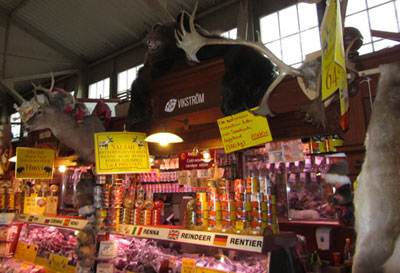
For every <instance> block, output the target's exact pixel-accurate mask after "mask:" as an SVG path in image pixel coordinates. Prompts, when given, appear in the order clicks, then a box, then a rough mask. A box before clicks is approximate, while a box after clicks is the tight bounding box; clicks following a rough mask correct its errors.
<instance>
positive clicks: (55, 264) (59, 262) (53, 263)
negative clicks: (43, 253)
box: [47, 254, 68, 272]
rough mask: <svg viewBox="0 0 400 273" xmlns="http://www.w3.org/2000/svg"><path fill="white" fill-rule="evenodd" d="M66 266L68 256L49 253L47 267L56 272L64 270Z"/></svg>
mask: <svg viewBox="0 0 400 273" xmlns="http://www.w3.org/2000/svg"><path fill="white" fill-rule="evenodd" d="M67 266H68V258H67V257H63V256H59V255H56V254H50V256H49V259H48V262H47V267H48V268H50V269H52V270H55V271H56V272H65V270H66V269H67Z"/></svg>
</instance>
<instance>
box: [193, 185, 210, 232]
mask: <svg viewBox="0 0 400 273" xmlns="http://www.w3.org/2000/svg"><path fill="white" fill-rule="evenodd" d="M196 200H197V201H196V208H195V209H196V226H208V202H207V194H206V193H205V192H198V193H196Z"/></svg>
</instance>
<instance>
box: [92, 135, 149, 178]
mask: <svg viewBox="0 0 400 273" xmlns="http://www.w3.org/2000/svg"><path fill="white" fill-rule="evenodd" d="M145 138H146V134H144V133H136V132H106V133H97V134H95V135H94V141H95V151H96V172H97V173H98V174H116V173H138V172H150V170H151V167H150V161H149V148H148V146H147V142H145V141H144V139H145Z"/></svg>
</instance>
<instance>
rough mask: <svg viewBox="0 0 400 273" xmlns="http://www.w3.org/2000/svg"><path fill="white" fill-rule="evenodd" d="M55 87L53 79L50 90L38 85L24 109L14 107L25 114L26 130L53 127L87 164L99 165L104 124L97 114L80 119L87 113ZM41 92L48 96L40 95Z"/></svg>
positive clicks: (58, 137)
mask: <svg viewBox="0 0 400 273" xmlns="http://www.w3.org/2000/svg"><path fill="white" fill-rule="evenodd" d="M53 87H54V77H53V76H52V80H51V87H50V88H49V89H46V88H44V87H42V86H36V85H34V91H33V92H34V94H35V95H34V97H33V98H32V99H31V100H30V101H25V102H23V103H22V105H21V106H20V107H17V106H16V105H14V107H15V108H16V109H17V110H18V111H19V112H20V114H21V120H22V122H23V124H24V127H25V128H27V129H28V130H29V131H34V130H40V129H46V128H49V129H50V130H51V131H52V133H53V134H54V136H55V137H56V138H57V139H58V140H59V141H60V142H61V143H63V144H65V145H66V146H68V147H69V148H71V149H73V150H74V151H75V152H76V153H77V154H78V155H79V156H80V159H81V160H82V161H83V163H95V152H94V134H95V133H99V132H103V131H104V126H103V123H102V122H101V121H100V119H99V118H98V117H97V116H93V115H90V116H85V117H83V119H82V120H76V117H77V116H78V117H80V116H81V114H80V113H81V112H82V111H85V110H82V108H83V106H82V104H80V103H76V102H75V99H74V97H73V96H72V95H71V94H69V93H68V92H59V91H56V92H53V91H52V90H53ZM37 90H41V91H43V92H44V94H43V95H42V96H39V95H37V93H36V91H37ZM58 93H60V94H58ZM40 98H41V100H42V101H39V100H40Z"/></svg>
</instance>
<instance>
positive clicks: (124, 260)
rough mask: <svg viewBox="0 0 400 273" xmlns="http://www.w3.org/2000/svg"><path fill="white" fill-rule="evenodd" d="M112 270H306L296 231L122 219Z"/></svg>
mask: <svg viewBox="0 0 400 273" xmlns="http://www.w3.org/2000/svg"><path fill="white" fill-rule="evenodd" d="M109 240H110V241H113V242H118V244H117V245H118V248H117V249H118V250H116V251H115V256H114V257H113V259H112V261H113V264H114V272H243V273H256V272H260V273H264V272H265V273H267V272H281V273H285V272H305V271H304V270H303V268H304V267H303V262H302V260H301V257H300V256H299V251H296V250H298V249H299V248H298V245H299V239H298V238H297V236H296V235H295V234H294V233H291V232H286V233H280V234H268V235H264V236H254V235H244V234H230V233H219V232H209V231H200V230H188V229H181V228H175V227H173V226H170V227H159V226H157V227H155V226H134V225H120V227H119V231H118V232H115V233H112V234H111V235H110V238H109Z"/></svg>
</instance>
